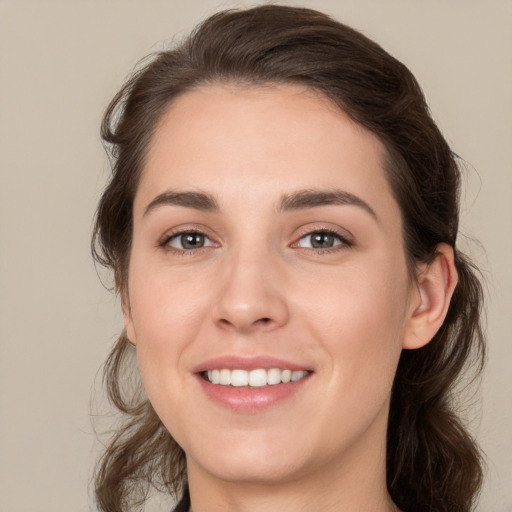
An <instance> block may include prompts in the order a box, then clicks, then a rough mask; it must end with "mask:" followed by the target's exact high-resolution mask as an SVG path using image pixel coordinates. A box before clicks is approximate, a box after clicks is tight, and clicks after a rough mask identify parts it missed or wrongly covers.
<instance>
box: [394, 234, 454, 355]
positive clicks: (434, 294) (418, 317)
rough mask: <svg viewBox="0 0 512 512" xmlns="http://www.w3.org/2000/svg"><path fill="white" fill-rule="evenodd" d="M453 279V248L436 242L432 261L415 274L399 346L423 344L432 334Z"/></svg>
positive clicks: (443, 312) (446, 304) (445, 309)
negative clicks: (412, 291)
mask: <svg viewBox="0 0 512 512" xmlns="http://www.w3.org/2000/svg"><path fill="white" fill-rule="evenodd" d="M457 281H458V277H457V270H456V268H455V262H454V254H453V248H452V247H451V246H449V245H448V244H439V245H438V247H437V250H436V256H435V258H434V261H432V262H431V263H430V264H428V265H425V266H424V267H423V268H422V269H421V271H420V272H419V274H418V276H417V280H416V286H417V289H416V292H415V298H414V300H413V301H412V302H411V311H410V313H409V320H408V324H407V326H406V332H405V336H404V341H403V348H405V349H416V348H420V347H423V346H424V345H426V344H427V343H428V342H429V341H430V340H431V339H432V338H433V337H434V336H435V334H436V332H437V331H438V330H439V328H440V327H441V325H442V324H443V322H444V319H445V318H446V314H447V313H448V308H449V306H450V300H451V298H452V295H453V292H454V290H455V287H456V285H457Z"/></svg>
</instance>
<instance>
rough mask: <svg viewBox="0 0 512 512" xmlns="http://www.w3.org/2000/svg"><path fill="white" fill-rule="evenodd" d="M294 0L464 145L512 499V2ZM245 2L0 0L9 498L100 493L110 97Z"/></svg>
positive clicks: (493, 438)
mask: <svg viewBox="0 0 512 512" xmlns="http://www.w3.org/2000/svg"><path fill="white" fill-rule="evenodd" d="M287 3H291V2H287ZM294 4H295V5H305V6H310V7H314V8H318V9H320V10H324V11H326V12H328V13H331V14H333V15H334V16H335V17H336V18H338V19H340V20H341V21H344V22H346V23H348V24H351V25H353V26H354V27H356V28H359V29H360V30H362V31H363V32H364V33H366V34H367V35H369V36H370V37H372V38H374V39H376V40H377V41H378V42H379V43H381V44H382V45H383V46H384V47H385V48H386V49H388V50H389V51H390V52H391V53H392V54H394V55H395V56H396V57H398V58H399V59H401V60H402V61H403V62H405V64H406V65H408V66H409V67H410V69H411V70H412V71H413V72H414V73H415V75H416V76H417V78H418V80H419V81H420V83H421V84H422V86H423V88H424V90H425V93H426V96H427V98H428V101H429V103H430V106H431V108H432V111H433V113H434V117H435V119H436V120H437V121H438V123H439V125H440V127H441V129H442V130H443V132H444V133H445V135H446V137H447V139H448V140H449V142H450V143H451V144H452V147H453V149H454V150H455V152H456V153H458V154H459V155H461V156H462V157H463V158H464V159H465V160H466V161H467V162H468V166H467V183H468V185H467V187H466V190H465V193H464V197H463V200H464V202H463V217H462V231H463V233H464V234H466V235H468V237H469V238H476V239H478V240H479V241H480V242H481V246H482V247H483V249H482V247H480V246H479V245H477V244H472V243H471V242H470V241H468V240H466V239H464V238H463V239H462V244H463V246H464V247H465V248H469V249H470V252H471V254H473V256H474V257H475V258H476V260H477V262H478V263H479V264H480V265H481V267H482V268H483V270H484V274H485V276H486V278H487V280H488V296H489V301H488V324H489V329H488V333H489V362H488V365H487V369H486V373H485V377H484V379H483V383H482V384H483V385H482V391H481V393H480V395H477V396H476V404H475V405H476V406H475V408H474V409H473V410H472V411H473V412H472V417H473V418H474V420H473V421H472V429H473V432H474V434H475V435H476V436H477V437H478V439H479V440H480V442H481V444H482V446H483V449H484V450H485V452H486V454H487V456H488V463H489V468H488V478H487V481H486V484H485V489H484V493H483V497H482V500H481V504H480V506H479V508H478V510H479V511H482V512H511V511H512V435H511V432H512V372H511V371H510V366H511V363H512V343H511V341H512V339H511V338H512V337H511V334H512V314H511V312H512V265H511V254H512V200H511V193H512V121H511V119H512V2H510V1H507V0H502V1H496V0H495V1H491V0H480V1H473V0H430V1H427V0H423V1H422V0H401V1H399V0H379V1H377V0H375V1H373V2H368V1H361V0H359V1H355V0H354V1H349V0H331V1H328V0H317V1H313V0H310V1H297V2H294ZM249 5H252V3H250V2H222V3H221V2H219V1H218V0H211V1H210V0H208V1H206V0H202V1H190V0H189V1H186V0H181V1H178V0H174V1H172V0H169V1H165V2H164V1H152V0H150V1H142V0H139V1H119V0H104V1H94V0H66V1H62V2H55V1H44V0H43V1H32V2H29V1H24V0H21V1H20V0H17V1H14V0H12V1H5V0H4V1H2V0H0V317H1V323H0V418H1V420H0V421H1V423H0V512H70V511H76V512H80V511H89V510H90V511H92V510H94V507H93V504H92V500H91V499H90V497H88V482H89V478H90V474H91V470H92V463H93V461H94V458H95V457H96V456H97V453H98V450H99V445H98V443H97V442H96V441H95V438H94V434H93V429H92V427H91V422H90V417H89V413H90V405H89V400H90V395H91V389H92V387H93V383H94V382H95V381H96V382H97V381H98V380H99V379H98V377H97V375H96V374H97V371H98V369H99V367H100V365H101V363H102V361H103V360H104V358H105V356H106V354H107V352H108V350H109V347H110V346H111V344H112V342H113V340H114V339H115V337H116V334H117V333H118V331H119V329H120V327H121V319H120V314H119V304H118V303H117V301H116V299H115V298H114V297H113V296H112V295H111V294H109V293H108V292H107V291H106V290H105V289H104V288H103V287H102V286H101V284H100V282H99V280H98V278H97V275H96V271H95V269H94V266H93V263H92V260H91V257H90V253H89V238H90V233H91V219H92V217H93V213H94V210H95V206H96V202H97V200H98V198H99V195H100V192H101V189H102V187H103V185H104V183H105V180H106V178H107V176H108V172H109V171H108V164H107V160H106V158H105V156H104V154H103V150H102V147H101V143H100V139H99V124H100V118H101V115H102V111H103V110H104V108H105V107H106V105H107V103H108V101H109V99H110V98H111V96H113V94H114V93H115V92H116V91H117V89H118V88H119V87H120V85H121V83H122V81H123V79H124V78H125V77H126V76H127V75H128V73H129V71H130V70H131V69H132V67H133V66H134V65H135V63H136V62H137V61H138V60H139V59H140V58H141V57H143V56H144V55H146V54H148V53H150V52H152V51H155V50H159V49H161V48H162V45H163V43H162V42H163V41H166V42H170V41H171V40H172V38H173V37H174V36H176V35H177V37H180V36H183V35H184V34H186V33H187V32H188V30H189V29H190V28H192V27H193V26H194V24H195V23H196V22H197V21H198V20H200V19H202V18H204V17H206V16H207V15H209V14H211V13H212V12H214V11H216V10H218V9H219V8H222V7H232V6H249ZM161 510H164V509H161Z"/></svg>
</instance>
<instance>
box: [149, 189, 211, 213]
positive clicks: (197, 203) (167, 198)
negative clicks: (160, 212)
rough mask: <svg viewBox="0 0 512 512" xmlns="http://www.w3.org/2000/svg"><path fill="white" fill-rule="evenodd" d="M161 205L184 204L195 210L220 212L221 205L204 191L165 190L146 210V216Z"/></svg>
mask: <svg viewBox="0 0 512 512" xmlns="http://www.w3.org/2000/svg"><path fill="white" fill-rule="evenodd" d="M161 206H183V207H185V208H194V209H195V210H202V211H211V212H218V211H219V205H218V204H217V201H216V200H215V198H214V197H213V196H212V195H211V194H206V193H204V192H172V191H169V192H164V193H163V194H160V195H158V196H156V197H155V199H153V201H151V202H150V203H149V204H148V205H147V206H146V209H145V210H144V216H145V215H147V214H148V213H150V212H151V211H153V210H155V209H157V208H159V207H161Z"/></svg>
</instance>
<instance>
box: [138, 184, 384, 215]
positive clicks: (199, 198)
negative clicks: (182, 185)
mask: <svg viewBox="0 0 512 512" xmlns="http://www.w3.org/2000/svg"><path fill="white" fill-rule="evenodd" d="M328 205H341V206H344V205H350V206H358V207H360V208H362V209H363V210H365V211H366V212H367V213H369V214H370V215H371V216H372V217H373V218H374V219H375V220H377V221H378V217H377V214H376V213H375V211H374V210H373V208H372V207H371V206H370V205H369V204H368V203H367V202H366V201H363V199H361V198H360V197H357V196H355V195H354V194H351V193H350V192H346V191H344V190H309V189H308V190H298V191H296V192H292V193H291V194H285V195H283V196H282V197H281V201H280V203H279V207H278V210H279V211H291V210H302V209H306V208H317V207H319V206H328ZM161 206H182V207H185V208H193V209H195V210H202V211H210V212H218V211H219V210H220V208H219V205H218V203H217V201H216V200H215V197H213V196H212V195H211V194H208V193H205V192H173V191H168V192H164V193H163V194H159V195H158V196H156V197H155V198H154V199H153V200H152V201H151V202H150V203H149V204H148V206H146V209H145V210H144V216H146V215H148V214H149V213H150V212H151V211H153V210H155V209H157V208H159V207H161Z"/></svg>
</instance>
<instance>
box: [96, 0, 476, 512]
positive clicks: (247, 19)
mask: <svg viewBox="0 0 512 512" xmlns="http://www.w3.org/2000/svg"><path fill="white" fill-rule="evenodd" d="M208 83H238V84H247V85H251V84H265V83H274V84H275V83H281V84H283V83H284V84H287V83H291V84H301V85H304V86H306V87H309V88H311V89H313V90H315V91H319V92H320V93H322V94H323V95H325V96H326V97H327V98H329V99H330V100H331V101H332V102H333V103H334V104H336V105H337V106H338V107H339V108H340V109H341V110H342V111H344V112H345V113H347V114H348V115H349V116H350V117H351V118H352V119H353V120H355V121H356V122H357V123H359V124H360V125H362V126H364V127H365V128H367V129H368V130H370V131H371V132H373V133H374V134H376V135H377V136H378V137H379V138H380V140H381V141H382V142H383V144H384V145H385V147H386V149H387V158H386V164H385V171H386V173H387V178H388V180H389V183H390V185H391V188H392V192H393V194H394V197H395V199H396V201H397V202H398V205H399V207H400V210H401V213H402V217H403V225H404V228H403V238H404V245H405V250H406V254H407V260H408V265H409V270H410V273H411V275H412V276H413V277H414V276H415V271H416V264H418V263H420V262H422V263H425V262H427V263H428V262H430V261H432V259H433V258H434V257H435V255H436V248H437V246H438V244H440V243H447V244H449V245H450V246H451V247H453V248H454V250H455V265H456V268H457V272H458V276H459V282H458V285H457V287H456V289H455V292H454V295H453V298H452V301H451V304H450V308H449V311H448V314H447V317H446V319H445V321H444V324H443V325H442V327H441V329H440V330H439V331H438V332H437V334H436V335H435V337H434V338H433V340H432V341H431V342H430V343H428V344H427V345H426V346H425V347H423V348H420V349H417V350H404V351H403V352H402V355H401V358H400V361H399V364H398V369H397V373H396V377H395V382H394V385H393V390H392V399H391V407H390V415H389V425H388V434H387V484H388V490H389V493H390V495H391V497H392V499H393V500H394V502H395V503H396V504H397V505H398V506H399V507H400V508H401V509H402V510H407V511H410V512H412V511H413V510H414V511H415V512H427V511H428V512H432V511H436V512H469V511H470V510H472V509H473V507H474V504H475V501H476V498H477V496H478V493H479V489H480V486H481V483H482V466H483V463H482V457H481V454H480V451H479V449H478V447H477V445H476V444H475V441H474V439H473V438H472V437H471V435H470V434H469V433H468V431H467V429H466V428H465V426H464V423H463V422H462V421H461V419H460V418H459V417H458V415H457V413H456V407H455V400H454V386H455V385H456V383H457V382H458V380H459V377H461V375H463V374H464V375H467V372H468V371H469V370H470V369H473V370H474V372H475V375H477V374H479V372H480V371H481V369H482V366H483V362H484V356H485V345H484V335H483V329H482V324H481V313H482V300H483V293H482V286H481V284H480V281H479V279H478V277H477V274H478V272H477V270H476V268H475V267H474V266H473V265H472V263H471V262H470V261H469V260H468V258H466V257H465V256H464V255H463V254H462V253H461V252H459V251H458V250H457V249H456V239H457V232H458V219H459V185H460V176H461V172H460V166H459V162H458V158H457V156H456V155H455V154H454V153H453V152H452V151H451V149H450V147H449V145H448V144H447V142H446V140H445V139H444V138H443V136H442V134H441V133H440V131H439V129H438V128H437V126H436V124H435V123H434V121H433V120H432V117H431V116H430V113H429V109H428V106H427V104H426V102H425V98H424V96H423V93H422V91H421V89H420V87H419V85H418V83H417V82H416V80H415V78H414V77H413V75H412V74H411V72H410V71H409V70H408V69H407V68H406V67H405V66H404V65H403V64H402V63H401V62H399V61H398V60H396V59H395V58H393V57H392V56H391V55H389V54H388V53H387V52H386V51H384V50H383V49H382V48H381V47H380V46H379V45H377V44H376V43H375V42H373V41H371V40H370V39H368V38H367V37H365V36H364V35H362V34H361V33H359V32H357V31H356V30H354V29H352V28H350V27H348V26H346V25H343V24H341V23H339V22H337V21H335V20H333V19H332V18H330V17H328V16H326V15H324V14H322V13H319V12H316V11H313V10H310V9H304V8H292V7H285V6H277V5H265V6H260V7H256V8H252V9H248V10H234V11H224V12H220V13H217V14H215V15H213V16H211V17H210V18H208V19H207V20H206V21H204V22H203V23H201V24H200V25H199V26H198V27H197V28H196V29H195V30H194V32H193V33H192V34H191V35H190V36H189V37H187V38H186V39H184V40H183V41H182V42H181V43H180V44H179V45H177V46H176V47H174V48H172V49H169V50H167V51H163V52H161V53H158V54H156V55H154V56H152V57H151V58H150V59H149V60H146V61H145V62H144V63H143V64H142V66H141V67H139V69H138V71H136V72H135V73H134V74H133V75H132V77H131V78H130V79H129V80H128V81H127V82H126V83H125V85H124V86H123V87H122V89H121V90H120V91H119V93H118V94H117V95H116V96H115V98H114V99H113V100H112V102H111V103H110V106H109V107H108V109H107V111H106V113H105V116H104V119H103V124H102V131H101V133H102V138H103V140H104V142H105V146H106V149H107V151H108V153H109V155H110V158H111V163H112V175H111V179H110V182H109V184H108V185H107V187H106V189H105V191H104V193H103V196H102V197H101V200H100V203H99V207H98V210H97V214H96V219H95V227H94V234H93V240H92V250H93V255H94V258H95V259H96V261H97V262H99V263H100V264H102V265H105V266H106V267H108V268H110V269H112V270H113V272H114V275H115V281H116V288H117V290H118V291H119V292H121V293H123V291H126V285H127V270H128V266H129V259H130V246H131V236H132V205H133V200H134V196H135V192H136V189H137V185H138V181H139V178H140V174H141V171H142V169H143V166H144V159H145V156H146V152H147V148H148V143H149V141H150V139H151V137H152V134H153V132H154V130H155V127H156V126H157V124H158V121H159V119H160V118H161V116H162V114H163V113H164V111H165V110H166V107H167V106H168V105H169V104H170V103H171V102H172V101H173V100H174V99H175V98H177V97H178V96H179V95H180V94H182V93H184V92H186V91H189V90H191V89H193V88H195V87H198V86H201V85H203V84H208ZM133 350H134V349H133V347H132V346H131V345H130V343H129V341H128V339H127V337H126V334H125V333H122V334H121V336H120V337H119V339H118V341H117V343H116V345H115V346H114V348H113V350H112V352H111V354H110V356H109V358H108V360H107V362H106V364H105V367H104V379H105V383H106V387H107V390H108V396H109V397H110V399H111V401H112V402H113V404H114V405H115V407H117V409H119V411H121V412H122V413H123V415H124V422H123V424H122V425H121V426H120V428H119V429H118V431H117V433H116V434H115V435H114V437H113V438H112V439H111V441H110V444H109V445H108V446H107V448H106V450H105V452H104V454H103V456H102V458H101V460H100V461H99V463H98V466H97V470H96V474H95V490H96V499H97V503H98V506H99V509H100V510H101V511H102V512H127V511H128V510H130V511H132V510H134V509H136V508H137V505H141V504H142V503H143V502H144V500H145V498H146V496H147V493H148V492H149V490H150V488H151V486H154V487H156V488H158V489H160V490H163V491H165V492H168V493H171V494H173V495H174V496H176V497H179V496H180V495H183V493H185V494H186V492H187V491H186V485H187V480H186V464H185V457H184V453H183V451H182V450H181V448H180V447H179V446H178V445H177V443H176V442H175V441H174V439H173V438H172V437H171V435H170V434H169V433H168V432H167V430H166V429H165V427H164V426H163V424H162V423H161V422H160V420H159V419H158V417H157V415H156V413H155V412H154V410H153V408H152V407H151V404H150V403H149V401H148V400H147V398H146V397H145V395H144V394H143V393H142V392H141V391H140V383H135V384H134V385H132V386H130V385H127V383H126V381H127V380H130V378H131V377H130V376H131V373H130V371H129V368H130V365H131V364H132V362H131V358H132V355H133V354H132V352H133ZM185 499H186V496H185Z"/></svg>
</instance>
